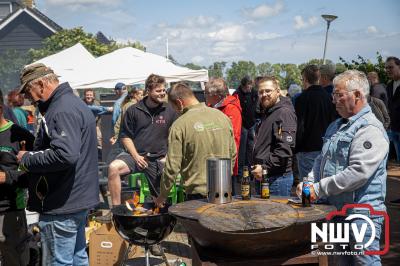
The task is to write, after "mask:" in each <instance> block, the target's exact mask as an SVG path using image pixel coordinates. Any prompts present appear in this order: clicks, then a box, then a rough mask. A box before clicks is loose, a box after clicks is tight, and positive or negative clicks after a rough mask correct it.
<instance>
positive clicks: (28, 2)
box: [22, 0, 35, 8]
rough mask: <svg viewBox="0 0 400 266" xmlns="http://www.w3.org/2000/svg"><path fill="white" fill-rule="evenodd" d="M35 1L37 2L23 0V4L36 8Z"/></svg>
mask: <svg viewBox="0 0 400 266" xmlns="http://www.w3.org/2000/svg"><path fill="white" fill-rule="evenodd" d="M34 2H35V1H34V0H23V1H22V4H23V5H24V6H25V7H30V8H34V7H35V3H34Z"/></svg>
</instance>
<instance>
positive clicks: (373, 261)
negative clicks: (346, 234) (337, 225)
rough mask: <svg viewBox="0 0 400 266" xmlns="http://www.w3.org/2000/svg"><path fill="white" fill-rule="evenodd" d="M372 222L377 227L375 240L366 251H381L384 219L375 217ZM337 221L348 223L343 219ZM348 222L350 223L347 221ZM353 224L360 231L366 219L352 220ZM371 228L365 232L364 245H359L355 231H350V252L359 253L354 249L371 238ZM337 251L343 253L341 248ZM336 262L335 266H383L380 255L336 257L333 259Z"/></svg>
mask: <svg viewBox="0 0 400 266" xmlns="http://www.w3.org/2000/svg"><path fill="white" fill-rule="evenodd" d="M370 218H371V220H372V222H373V223H374V225H375V230H376V231H375V238H374V240H373V242H372V243H371V245H369V246H368V247H366V248H365V250H374V251H375V250H379V249H380V245H379V242H380V239H381V233H382V225H383V222H384V219H383V217H375V218H372V217H370ZM335 221H339V222H346V221H343V220H342V219H335ZM347 222H348V221H347ZM351 223H355V224H356V225H357V228H358V230H360V229H361V226H362V225H363V224H365V220H364V219H360V218H357V219H354V220H351ZM371 234H372V232H371V227H370V226H367V229H366V231H365V235H364V240H363V241H362V243H358V242H356V239H355V237H354V234H353V230H352V229H350V248H349V251H359V250H357V249H355V248H354V245H355V244H365V243H366V242H367V241H368V240H369V239H370V237H371ZM337 251H343V249H341V248H339V249H337ZM333 260H334V265H357V266H358V265H360V266H361V265H368V266H370V265H371V266H380V265H381V258H380V256H379V255H355V256H351V255H341V256H335V257H334V258H333Z"/></svg>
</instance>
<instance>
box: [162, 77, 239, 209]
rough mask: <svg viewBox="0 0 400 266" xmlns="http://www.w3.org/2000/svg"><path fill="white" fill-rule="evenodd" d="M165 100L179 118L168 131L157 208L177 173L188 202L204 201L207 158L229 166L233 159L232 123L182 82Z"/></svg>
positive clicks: (234, 151) (234, 153)
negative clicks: (224, 162)
mask: <svg viewBox="0 0 400 266" xmlns="http://www.w3.org/2000/svg"><path fill="white" fill-rule="evenodd" d="M168 101H169V102H170V103H171V105H172V106H173V107H174V109H175V110H177V111H178V112H179V113H181V116H180V117H179V118H178V119H177V120H176V121H175V122H174V123H173V124H172V126H171V128H170V132H169V136H168V152H167V159H166V165H165V168H164V171H163V175H162V178H161V183H160V196H159V197H158V198H157V199H156V200H155V202H156V204H157V205H162V204H163V203H164V202H165V200H166V199H167V196H168V194H169V192H170V190H171V188H172V186H173V183H174V182H175V178H176V176H177V175H178V174H181V177H182V183H183V186H184V188H185V193H186V199H187V200H191V199H199V198H205V197H206V196H207V181H206V160H207V158H210V157H219V158H231V160H232V166H233V165H234V163H235V159H236V147H235V141H234V137H233V130H232V124H231V122H230V120H229V118H228V117H227V116H226V115H224V114H223V113H222V112H221V111H219V110H217V109H214V108H210V107H207V106H206V105H205V104H204V103H199V102H198V100H197V99H196V97H195V96H194V94H193V92H192V90H191V89H190V87H189V86H188V85H186V84H184V83H178V84H176V85H175V86H174V87H173V88H172V89H171V90H170V91H169V93H168Z"/></svg>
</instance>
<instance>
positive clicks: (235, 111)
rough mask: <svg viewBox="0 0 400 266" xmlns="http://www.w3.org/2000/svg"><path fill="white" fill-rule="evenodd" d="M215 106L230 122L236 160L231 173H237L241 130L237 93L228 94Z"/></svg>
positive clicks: (240, 114) (240, 110) (240, 109)
mask: <svg viewBox="0 0 400 266" xmlns="http://www.w3.org/2000/svg"><path fill="white" fill-rule="evenodd" d="M216 108H217V109H219V110H221V111H222V112H223V113H224V114H225V115H226V116H228V117H229V119H230V120H231V123H232V127H233V134H234V137H235V144H236V161H235V166H234V167H233V175H237V174H238V158H239V146H240V134H241V130H242V107H241V106H240V101H239V97H238V96H237V95H234V96H232V95H228V96H227V97H226V98H225V99H224V101H223V102H222V103H221V104H217V106H216Z"/></svg>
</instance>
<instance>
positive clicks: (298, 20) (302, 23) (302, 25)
mask: <svg viewBox="0 0 400 266" xmlns="http://www.w3.org/2000/svg"><path fill="white" fill-rule="evenodd" d="M318 20H319V19H318V17H316V16H312V17H309V18H308V20H304V19H303V17H302V16H295V17H294V23H295V24H294V28H295V29H296V30H300V29H306V28H309V27H311V26H314V25H316V24H317V23H318Z"/></svg>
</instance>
